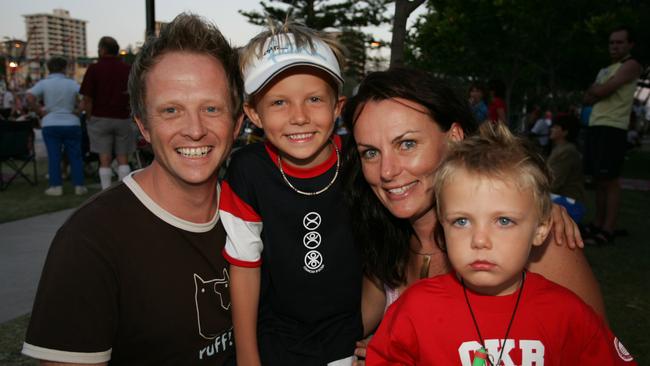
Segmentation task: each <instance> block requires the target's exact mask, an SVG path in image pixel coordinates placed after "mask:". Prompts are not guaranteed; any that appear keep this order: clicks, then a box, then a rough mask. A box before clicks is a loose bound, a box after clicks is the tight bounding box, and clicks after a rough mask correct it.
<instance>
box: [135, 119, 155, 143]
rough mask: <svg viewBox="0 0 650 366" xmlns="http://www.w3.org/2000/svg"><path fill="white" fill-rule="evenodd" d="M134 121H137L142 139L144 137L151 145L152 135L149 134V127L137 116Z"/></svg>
mask: <svg viewBox="0 0 650 366" xmlns="http://www.w3.org/2000/svg"><path fill="white" fill-rule="evenodd" d="M133 119H134V120H135V123H136V124H137V125H138V129H139V130H140V133H141V134H142V137H144V139H145V140H146V141H147V142H148V143H151V135H150V134H149V130H148V129H147V126H145V125H144V123H143V122H142V119H141V118H140V117H137V116H134V117H133Z"/></svg>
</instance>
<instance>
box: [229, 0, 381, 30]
mask: <svg viewBox="0 0 650 366" xmlns="http://www.w3.org/2000/svg"><path fill="white" fill-rule="evenodd" d="M389 2H390V1H387V0H363V1H354V0H345V1H328V0H270V2H266V1H260V5H261V6H262V11H256V10H251V11H244V10H240V11H239V13H240V14H242V15H243V16H245V17H246V18H247V20H248V22H249V23H252V24H257V25H265V24H267V19H268V18H269V17H270V18H272V19H275V20H279V21H284V20H285V19H287V18H290V19H293V20H294V21H298V22H300V23H303V24H304V25H306V26H308V27H310V28H313V29H319V30H322V29H325V28H331V27H333V28H339V29H342V28H360V27H367V26H370V25H374V26H378V25H381V24H383V23H385V22H388V21H389V20H390V18H388V17H386V15H385V12H386V4H387V3H389Z"/></svg>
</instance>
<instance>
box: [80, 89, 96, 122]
mask: <svg viewBox="0 0 650 366" xmlns="http://www.w3.org/2000/svg"><path fill="white" fill-rule="evenodd" d="M79 109H81V111H83V112H86V118H90V116H91V113H92V111H93V98H91V97H89V96H87V95H83V96H82V97H81V104H80V105H79Z"/></svg>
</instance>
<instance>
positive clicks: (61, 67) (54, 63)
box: [47, 57, 68, 74]
mask: <svg viewBox="0 0 650 366" xmlns="http://www.w3.org/2000/svg"><path fill="white" fill-rule="evenodd" d="M67 66H68V61H66V60H65V59H64V58H62V57H52V58H51V59H49V60H47V69H48V70H49V71H50V74H53V73H63V72H64V71H65V68H66V67H67Z"/></svg>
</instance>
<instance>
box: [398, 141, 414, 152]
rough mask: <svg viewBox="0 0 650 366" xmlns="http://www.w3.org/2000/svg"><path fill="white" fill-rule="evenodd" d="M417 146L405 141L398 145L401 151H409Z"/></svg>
mask: <svg viewBox="0 0 650 366" xmlns="http://www.w3.org/2000/svg"><path fill="white" fill-rule="evenodd" d="M416 145H417V144H416V143H415V141H413V140H405V141H402V142H401V143H400V148H401V149H402V150H411V149H413V148H414V147H415V146H416Z"/></svg>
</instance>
